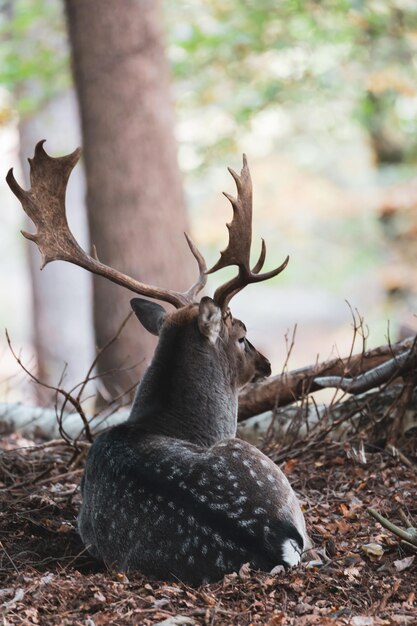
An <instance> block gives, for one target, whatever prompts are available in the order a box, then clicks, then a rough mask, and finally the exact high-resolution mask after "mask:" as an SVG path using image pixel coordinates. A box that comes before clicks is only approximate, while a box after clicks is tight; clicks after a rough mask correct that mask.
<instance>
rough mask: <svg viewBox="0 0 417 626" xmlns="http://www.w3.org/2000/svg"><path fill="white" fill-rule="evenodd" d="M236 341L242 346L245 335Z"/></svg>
mask: <svg viewBox="0 0 417 626" xmlns="http://www.w3.org/2000/svg"><path fill="white" fill-rule="evenodd" d="M238 342H239V343H240V346H241V347H242V348H243V346H244V345H245V337H240V339H238Z"/></svg>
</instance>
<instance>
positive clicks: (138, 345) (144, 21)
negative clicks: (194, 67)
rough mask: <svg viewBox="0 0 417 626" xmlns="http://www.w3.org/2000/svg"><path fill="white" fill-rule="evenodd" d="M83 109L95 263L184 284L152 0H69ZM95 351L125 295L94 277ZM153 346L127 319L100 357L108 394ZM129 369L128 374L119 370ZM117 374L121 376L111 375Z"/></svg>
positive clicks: (188, 267)
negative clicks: (105, 374)
mask: <svg viewBox="0 0 417 626" xmlns="http://www.w3.org/2000/svg"><path fill="white" fill-rule="evenodd" d="M66 10H67V20H68V28H69V35H70V41H71V47H72V60H73V72H74V76H75V83H76V86H77V91H78V97H79V106H80V112H81V122H82V133H83V144H84V159H85V169H86V177H87V205H88V211H89V224H90V236H91V241H92V243H93V244H94V245H95V246H96V248H97V253H98V256H99V258H100V260H101V261H103V262H104V263H106V264H108V265H111V266H114V267H116V268H117V269H119V270H121V271H123V272H125V273H127V274H130V275H132V276H134V277H135V278H138V279H139V280H142V281H143V282H148V283H152V284H157V285H158V286H165V287H171V288H175V289H182V288H186V287H187V286H188V285H189V284H191V282H192V279H193V264H192V257H191V254H190V253H189V251H188V249H187V246H186V243H185V240H184V237H183V235H182V233H183V231H184V230H186V228H187V218H186V211H185V204H184V198H183V194H182V185H181V179H180V175H179V170H178V165H177V160H176V146H175V139H174V121H173V112H172V105H171V101H170V94H169V72H168V67H167V61H166V58H165V54H164V48H163V37H162V17H161V11H160V3H159V2H158V1H157V0H125V1H124V2H123V3H118V2H114V1H112V0H101V1H100V3H98V4H97V2H96V0H66ZM93 290H94V324H95V330H96V338H97V344H98V347H99V348H100V347H102V346H103V345H104V344H105V343H106V342H107V341H108V340H109V339H110V338H111V337H112V336H113V335H114V334H115V333H116V331H117V329H118V328H119V326H120V324H121V323H122V321H123V320H124V319H125V318H126V315H127V314H128V313H129V310H130V307H129V293H127V292H123V291H121V290H120V288H119V287H117V286H115V285H112V284H111V283H109V282H108V281H106V280H104V279H103V278H99V277H94V287H93ZM154 346H155V341H154V338H153V337H151V336H150V335H149V333H146V331H144V330H143V329H142V328H141V327H140V326H139V324H137V322H136V321H135V320H134V319H131V320H129V322H128V324H127V326H126V327H125V329H124V331H123V333H122V334H121V336H120V338H119V339H118V340H117V341H116V342H115V343H114V344H113V345H112V346H111V348H110V349H108V350H106V352H105V353H104V354H103V355H102V357H101V358H100V361H99V363H98V367H99V372H100V373H101V374H104V373H105V372H106V371H111V372H112V373H111V376H108V377H105V378H104V379H103V380H104V383H105V385H106V387H107V389H108V390H109V391H110V392H111V394H112V395H113V396H114V395H115V394H117V393H118V392H120V390H122V389H126V388H127V387H128V386H129V384H130V382H131V381H132V380H134V379H135V378H136V379H137V378H139V376H140V374H141V373H142V372H143V370H144V368H145V366H146V364H147V362H148V360H149V358H150V356H151V354H152V352H153V349H154ZM134 363H136V364H137V365H136V367H135V368H134V370H129V371H127V370H126V369H125V370H124V371H123V368H126V367H127V366H132V364H134ZM115 370H118V371H115Z"/></svg>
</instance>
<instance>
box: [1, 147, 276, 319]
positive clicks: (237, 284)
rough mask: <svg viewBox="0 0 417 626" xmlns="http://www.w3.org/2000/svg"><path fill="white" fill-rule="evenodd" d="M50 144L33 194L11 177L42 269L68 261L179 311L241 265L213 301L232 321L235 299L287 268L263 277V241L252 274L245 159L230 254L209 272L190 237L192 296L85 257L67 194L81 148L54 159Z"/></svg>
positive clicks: (39, 162) (34, 165)
mask: <svg viewBox="0 0 417 626" xmlns="http://www.w3.org/2000/svg"><path fill="white" fill-rule="evenodd" d="M44 143H45V141H40V142H39V143H38V144H37V145H36V148H35V154H34V157H33V159H29V163H30V182H31V188H30V189H29V190H28V191H25V190H24V189H22V187H20V185H19V184H18V183H17V181H16V179H15V177H14V175H13V169H11V170H9V172H8V174H7V177H6V181H7V183H8V185H9V187H10V189H11V190H12V191H13V193H14V194H15V196H16V197H17V198H18V199H19V200H20V202H21V203H22V207H23V210H24V211H25V213H26V214H27V215H28V216H29V217H30V219H31V220H32V221H33V222H34V224H35V226H36V227H37V232H36V233H34V234H32V233H27V232H25V231H22V234H23V235H24V236H25V237H26V238H27V239H30V240H31V241H34V242H35V243H36V245H37V246H38V248H39V250H40V253H41V255H42V259H43V264H42V267H44V266H45V265H46V264H47V263H50V262H51V261H56V260H61V261H68V262H69V263H74V264H75V265H79V266H80V267H83V268H84V269H86V270H89V271H90V272H93V273H94V274H99V275H100V276H104V277H105V278H108V279H109V280H111V281H113V282H114V283H117V284H118V285H121V286H122V287H126V288H127V289H129V290H130V291H133V292H134V293H137V294H139V295H142V296H146V297H148V298H153V299H156V300H162V301H163V302H169V303H170V304H172V305H173V306H175V307H176V308H177V309H179V308H181V307H183V306H186V305H188V304H193V303H194V302H195V300H196V298H197V295H198V293H199V292H200V291H201V290H202V289H203V287H204V286H205V284H206V281H207V274H209V273H212V272H215V271H217V270H219V269H221V268H223V267H227V266H229V265H237V266H238V268H239V273H238V275H237V276H235V278H232V279H231V280H229V281H228V282H226V283H225V284H223V285H221V286H220V287H218V288H217V289H216V291H215V293H214V297H213V299H214V301H215V302H216V304H217V305H218V306H219V307H220V308H221V309H222V311H223V314H224V315H225V316H226V315H227V313H228V305H229V302H230V300H231V299H232V298H233V296H234V295H236V294H237V293H238V292H239V291H241V290H242V289H243V288H244V287H246V285H249V284H250V283H257V282H261V281H264V280H268V278H272V277H273V276H277V274H279V273H280V272H282V271H283V270H284V269H285V267H286V266H287V263H288V257H287V258H286V259H285V261H284V263H282V265H280V266H279V267H277V268H276V269H274V270H272V271H270V272H265V273H264V274H260V273H259V272H260V271H261V269H262V267H263V264H264V262H265V256H266V247H265V242H264V240H263V239H262V249H261V254H260V256H259V260H258V262H257V263H256V265H255V266H254V267H253V268H252V269H250V265H249V263H250V249H251V240H252V182H251V177H250V172H249V168H248V164H247V160H246V156H245V155H243V168H242V171H241V173H240V176H239V175H238V174H236V172H234V171H233V170H232V169H230V168H229V172H230V173H231V174H232V176H233V178H234V180H235V182H236V187H237V198H233V197H232V196H230V195H229V194H227V193H225V196H226V197H227V198H228V199H229V200H230V202H231V203H232V206H233V219H232V222H231V223H230V224H227V227H228V229H229V244H228V246H227V248H226V250H224V251H223V252H221V253H220V259H219V260H218V262H217V263H216V264H215V265H214V266H213V267H212V268H211V270H209V271H207V268H206V262H205V260H204V258H203V256H202V255H201V254H200V252H199V251H198V250H197V248H196V247H195V245H194V244H193V242H192V241H191V239H190V237H189V236H188V235H187V233H185V237H186V239H187V243H188V245H189V248H190V250H191V252H192V254H193V256H194V258H195V259H196V260H197V263H198V268H199V276H198V278H197V280H196V282H195V283H194V285H192V286H191V287H190V288H189V289H188V291H186V292H184V293H181V292H178V291H171V290H169V289H161V288H159V287H154V286H152V285H147V284H145V283H141V282H139V281H138V280H135V279H134V278H131V277H130V276H127V275H126V274H122V272H119V271H118V270H115V269H114V268H112V267H109V266H108V265H105V264H104V263H101V262H100V261H99V260H98V258H97V255H96V254H95V252H94V256H90V255H89V254H87V253H86V252H84V250H83V249H82V248H81V247H80V246H79V245H78V243H77V241H76V240H75V238H74V235H73V234H72V232H71V230H70V228H69V226H68V222H67V216H66V210H65V193H66V189H67V183H68V179H69V177H70V174H71V172H72V170H73V168H74V167H75V165H76V164H77V162H78V160H79V158H80V154H81V151H80V149H79V148H77V149H76V150H74V152H72V153H71V154H68V155H66V156H63V157H57V158H54V157H51V156H49V154H47V153H46V152H45V150H44V147H43V144H44Z"/></svg>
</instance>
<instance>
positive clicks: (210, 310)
mask: <svg viewBox="0 0 417 626" xmlns="http://www.w3.org/2000/svg"><path fill="white" fill-rule="evenodd" d="M221 327H222V312H221V309H220V308H219V307H218V306H217V304H214V302H213V300H212V299H211V298H207V297H205V298H201V301H200V305H199V312H198V328H199V330H200V333H201V334H202V335H204V337H207V339H208V340H209V341H210V343H213V344H214V343H216V341H217V339H218V337H219V334H220V329H221Z"/></svg>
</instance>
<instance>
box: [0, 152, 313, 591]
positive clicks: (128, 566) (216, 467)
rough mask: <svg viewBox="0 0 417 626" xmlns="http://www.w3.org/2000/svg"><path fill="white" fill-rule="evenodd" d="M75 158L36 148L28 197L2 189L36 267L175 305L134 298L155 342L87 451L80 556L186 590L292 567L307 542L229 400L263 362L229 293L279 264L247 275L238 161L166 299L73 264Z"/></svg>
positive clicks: (109, 271) (247, 228)
mask: <svg viewBox="0 0 417 626" xmlns="http://www.w3.org/2000/svg"><path fill="white" fill-rule="evenodd" d="M78 158H79V151H78V150H76V151H75V152H73V153H72V154H70V155H67V156H64V157H60V158H52V157H50V156H49V155H48V154H47V153H46V152H45V150H44V148H43V142H40V143H39V144H38V145H37V146H36V149H35V156H34V158H33V159H31V160H30V167H31V189H30V190H29V191H25V190H23V189H22V188H21V187H20V186H19V185H18V183H17V182H16V180H15V178H14V176H13V172H12V170H10V172H9V174H8V176H7V182H8V184H9V186H10V188H11V189H12V191H13V192H14V193H15V195H16V196H17V197H18V199H19V200H20V201H21V203H22V206H23V208H24V210H25V211H26V213H27V214H28V216H29V217H30V218H31V219H32V220H33V222H34V223H35V225H36V226H37V233H36V234H29V233H23V234H24V236H25V237H27V238H28V239H31V240H32V241H34V242H35V243H36V244H37V245H38V247H39V249H40V251H41V253H42V256H43V260H44V264H46V263H48V262H50V261H52V260H56V259H61V260H65V261H69V262H71V263H75V264H77V265H80V266H81V267H84V268H86V269H88V270H90V271H92V272H95V273H97V274H100V275H102V276H106V277H107V278H109V279H110V280H112V281H114V282H116V283H118V284H119V285H122V286H124V287H126V288H127V289H130V290H131V291H133V292H135V293H137V294H139V295H142V296H147V297H148V298H152V299H157V300H162V301H164V302H167V303H169V304H171V305H173V306H174V307H175V310H174V311H173V312H166V311H165V310H164V308H163V307H162V306H160V305H159V304H156V303H154V302H151V301H150V300H145V299H142V298H135V299H133V300H132V301H131V305H132V308H133V310H134V312H135V314H136V315H137V317H138V318H139V320H140V322H141V323H142V324H143V326H144V327H145V328H146V329H147V330H148V331H149V332H151V333H153V334H155V335H158V336H159V343H158V346H157V348H156V352H155V355H154V357H153V360H152V362H151V364H150V366H149V368H148V370H147V371H146V373H145V375H144V377H143V380H142V382H141V383H140V385H139V388H138V390H137V394H136V398H135V401H134V404H133V407H132V410H131V414H130V417H129V419H128V420H127V422H125V423H124V424H122V425H119V426H116V427H114V428H112V429H110V430H108V431H107V432H105V433H103V434H101V435H100V436H99V437H97V439H96V440H95V442H94V443H93V445H92V446H91V449H90V452H89V455H88V459H87V463H86V468H85V473H84V476H83V479H82V484H81V491H82V497H83V502H82V506H81V511H80V514H79V518H78V528H79V533H80V535H81V537H82V540H83V542H84V544H85V545H86V546H87V548H88V550H89V551H90V552H91V554H93V555H94V556H95V557H96V558H97V559H100V560H101V561H103V562H104V563H106V564H107V565H108V566H111V567H115V568H117V569H118V570H121V571H130V570H139V571H140V572H142V573H143V574H145V575H147V576H150V577H154V578H159V579H168V578H173V577H175V578H177V579H180V580H183V581H185V582H188V583H192V584H197V583H200V582H202V581H209V580H216V579H219V578H221V577H222V576H223V575H224V574H225V573H228V572H232V571H235V570H238V569H239V568H240V567H241V565H242V564H244V563H246V562H249V563H250V564H251V566H252V567H253V568H256V569H261V570H270V569H271V568H273V567H274V566H276V565H278V564H282V565H284V566H292V565H295V564H297V563H298V562H299V560H300V557H301V555H302V553H303V551H305V550H306V549H308V548H309V547H310V541H309V538H308V535H307V532H306V527H305V521H304V517H303V514H302V512H301V509H300V506H299V503H298V501H297V498H296V496H295V494H294V492H293V490H292V488H291V487H290V484H289V482H288V480H287V478H286V477H285V475H284V474H283V473H282V472H281V470H280V469H279V468H278V467H277V466H276V465H275V464H274V463H273V462H272V461H271V460H270V459H269V458H267V457H266V456H265V455H264V454H262V453H261V452H260V451H259V450H258V449H257V448H255V447H253V446H251V445H250V444H248V443H245V442H244V441H240V440H238V439H236V438H235V435H236V423H237V406H238V392H239V389H241V388H242V387H243V386H244V385H245V384H246V383H248V382H250V381H254V380H258V379H260V378H263V377H266V376H269V375H270V373H271V368H270V364H269V361H268V360H267V359H266V358H265V357H264V356H262V355H261V354H260V353H259V352H258V351H257V350H256V349H255V348H254V347H253V346H252V344H251V343H249V341H248V339H247V338H246V328H245V325H244V324H243V323H242V322H241V321H239V320H237V319H234V318H233V317H232V314H231V312H230V309H229V303H230V300H231V298H232V297H233V296H234V295H236V294H237V293H238V292H239V291H240V290H241V289H243V288H244V287H246V286H247V285H249V284H250V283H255V282H260V281H263V280H266V279H268V278H271V277H273V276H276V275H277V274H279V273H280V272H281V271H282V270H283V269H284V268H285V266H286V265H287V262H288V258H287V259H286V260H285V261H284V263H283V264H282V265H281V266H280V267H278V268H276V269H274V270H272V271H270V272H266V273H260V272H261V269H262V267H263V264H264V260H265V255H266V248H265V243H264V242H263V241H262V250H261V255H260V258H259V261H258V262H257V264H256V265H255V267H254V268H253V269H252V270H251V269H250V264H249V263H250V248H251V238H252V233H251V231H252V184H251V178H250V173H249V168H248V165H247V162H246V158H245V157H244V159H243V169H242V171H241V174H240V175H238V174H236V173H235V172H234V171H233V170H230V172H231V174H232V176H233V178H234V180H235V183H236V187H237V198H234V197H232V196H229V195H228V194H225V195H226V196H227V198H228V199H229V200H230V202H231V203H232V206H233V214H234V215H233V219H232V222H231V224H228V229H229V243H228V246H227V248H226V250H224V251H223V252H221V255H220V259H219V261H218V262H217V263H216V264H215V265H214V267H212V268H211V270H209V271H207V269H206V264H205V261H204V259H203V257H202V255H201V254H200V253H199V251H198V250H197V248H196V247H195V246H194V244H193V243H192V241H191V239H190V238H189V237H188V236H187V235H186V238H187V242H188V245H189V247H190V249H191V252H192V253H193V255H194V257H195V258H196V260H197V262H198V266H199V277H198V280H197V282H196V283H195V284H194V285H193V286H192V287H191V288H190V289H189V290H188V291H187V292H186V293H178V292H174V291H170V290H165V289H159V288H156V287H153V286H150V285H146V284H143V283H140V282H138V281H136V280H134V279H132V278H130V277H128V276H125V275H123V274H121V273H120V272H118V271H116V270H115V269H113V268H110V267H107V266H105V265H104V264H102V263H101V262H100V261H99V260H98V258H97V255H96V254H95V255H94V256H89V255H87V254H86V253H85V252H84V251H83V250H82V249H81V248H80V247H79V245H78V244H77V242H76V240H75V239H74V237H73V235H72V233H71V231H70V229H69V227H68V223H67V219H66V212H65V190H66V184H67V181H68V178H69V175H70V173H71V170H72V169H73V167H74V166H75V164H76V162H77V161H78ZM229 265H236V266H237V267H238V273H237V275H236V276H235V277H234V278H232V279H231V280H229V281H228V282H226V283H225V284H223V285H222V286H220V287H219V288H218V289H217V290H216V291H215V293H214V296H213V298H208V297H203V298H201V299H200V301H198V294H199V293H200V291H201V290H202V289H203V287H204V285H205V282H206V275H207V274H208V273H210V272H214V271H217V270H218V269H221V268H224V267H226V266H229Z"/></svg>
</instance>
